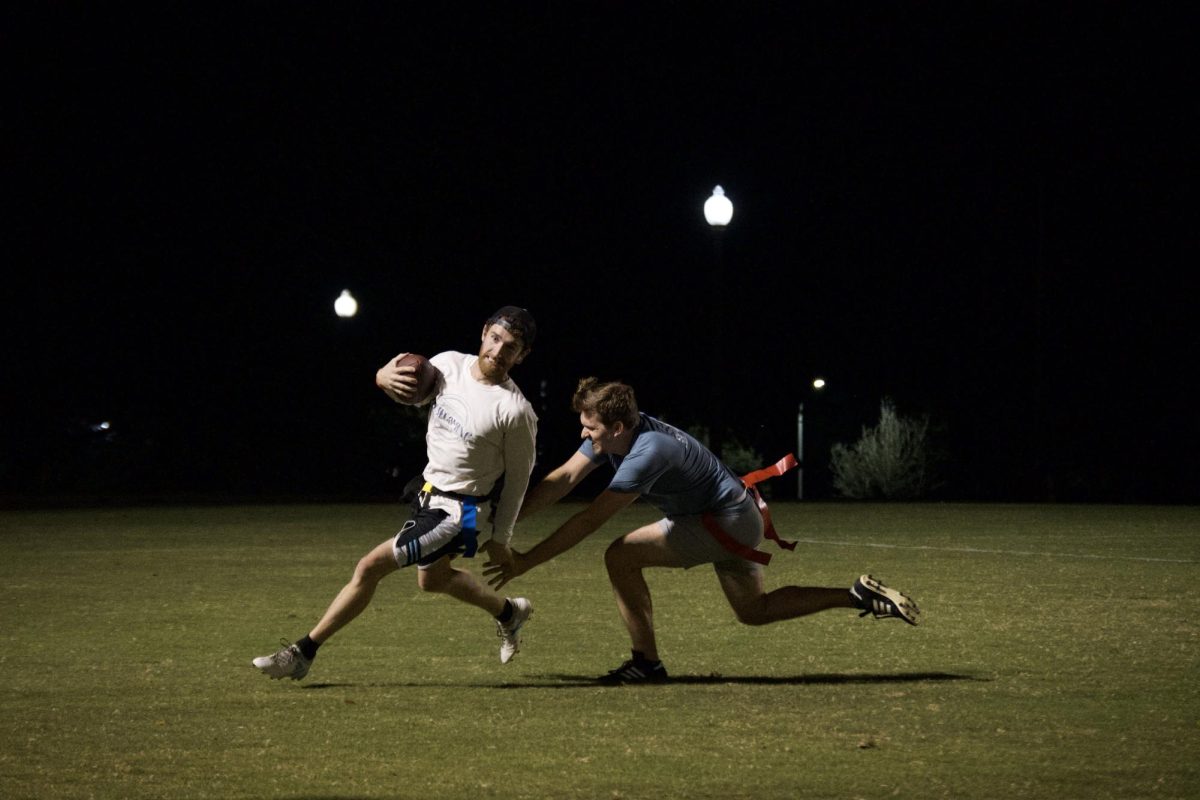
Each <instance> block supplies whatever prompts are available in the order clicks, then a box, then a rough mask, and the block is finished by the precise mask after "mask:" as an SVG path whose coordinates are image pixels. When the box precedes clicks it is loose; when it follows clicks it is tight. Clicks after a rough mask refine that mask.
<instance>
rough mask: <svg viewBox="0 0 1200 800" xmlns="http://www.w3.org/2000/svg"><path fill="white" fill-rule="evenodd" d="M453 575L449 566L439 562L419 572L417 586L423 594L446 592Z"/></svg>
mask: <svg viewBox="0 0 1200 800" xmlns="http://www.w3.org/2000/svg"><path fill="white" fill-rule="evenodd" d="M452 574H453V571H452V570H451V568H450V566H449V564H447V563H445V561H444V560H443V561H439V562H437V563H435V564H434V565H433V566H431V567H429V568H427V569H418V570H417V586H418V587H419V588H420V589H421V591H423V592H444V591H446V586H447V585H448V584H449V583H450V578H451V575H452Z"/></svg>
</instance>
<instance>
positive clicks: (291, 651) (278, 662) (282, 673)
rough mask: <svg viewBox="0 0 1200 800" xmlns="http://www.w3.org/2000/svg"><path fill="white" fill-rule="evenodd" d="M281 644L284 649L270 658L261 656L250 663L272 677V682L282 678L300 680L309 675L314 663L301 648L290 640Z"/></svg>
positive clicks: (281, 641) (283, 640)
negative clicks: (309, 669) (305, 655)
mask: <svg viewBox="0 0 1200 800" xmlns="http://www.w3.org/2000/svg"><path fill="white" fill-rule="evenodd" d="M279 643H280V644H281V645H283V647H282V648H280V650H279V651H278V652H276V653H273V654H271V655H269V656H259V657H258V658H256V659H254V660H253V661H252V662H250V663H252V664H253V665H254V666H256V667H258V668H259V669H261V670H262V671H263V674H264V675H269V676H271V680H279V679H280V678H291V679H292V680H294V681H298V680H300V679H301V678H303V677H304V676H305V675H307V674H308V668H309V667H311V666H312V662H311V661H309V660H308V659H307V658H305V657H304V654H303V653H301V652H300V648H299V647H296V645H294V644H292V643H291V642H289V641H288V640H286V639H280V640H279Z"/></svg>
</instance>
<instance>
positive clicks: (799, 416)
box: [796, 378, 825, 500]
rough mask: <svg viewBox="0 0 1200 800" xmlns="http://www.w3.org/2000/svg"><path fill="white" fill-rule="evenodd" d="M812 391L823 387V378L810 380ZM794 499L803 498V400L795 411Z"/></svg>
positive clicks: (817, 390)
mask: <svg viewBox="0 0 1200 800" xmlns="http://www.w3.org/2000/svg"><path fill="white" fill-rule="evenodd" d="M812 388H813V391H814V392H819V391H821V390H822V389H824V388H825V379H824V378H814V379H813V382H812ZM796 461H797V463H798V466H797V467H796V499H797V500H803V499H804V401H801V402H800V408H799V410H798V411H797V412H796Z"/></svg>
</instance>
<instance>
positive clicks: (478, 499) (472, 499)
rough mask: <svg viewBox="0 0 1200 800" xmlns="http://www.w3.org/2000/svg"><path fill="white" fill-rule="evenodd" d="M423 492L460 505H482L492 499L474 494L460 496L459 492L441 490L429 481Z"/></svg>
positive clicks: (422, 489)
mask: <svg viewBox="0 0 1200 800" xmlns="http://www.w3.org/2000/svg"><path fill="white" fill-rule="evenodd" d="M421 492H422V493H423V494H428V495H436V496H438V497H449V498H450V499H451V500H457V501H458V502H460V503H474V504H475V505H482V504H484V503H486V502H488V501H489V500H490V499H491V498H490V497H488V496H486V495H485V496H477V495H472V494H459V493H458V492H448V491H446V490H445V489H439V488H437V487H436V486H434V485H433V484H432V483H429V482H428V481H426V482H425V485H424V486H422V487H421Z"/></svg>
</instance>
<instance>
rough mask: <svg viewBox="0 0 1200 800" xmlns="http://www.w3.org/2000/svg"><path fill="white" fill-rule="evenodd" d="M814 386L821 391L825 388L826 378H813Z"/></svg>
mask: <svg viewBox="0 0 1200 800" xmlns="http://www.w3.org/2000/svg"><path fill="white" fill-rule="evenodd" d="M813 388H814V389H816V390H818V391H820V390H821V389H824V388H825V379H824V378H816V379H814V380H813Z"/></svg>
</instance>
